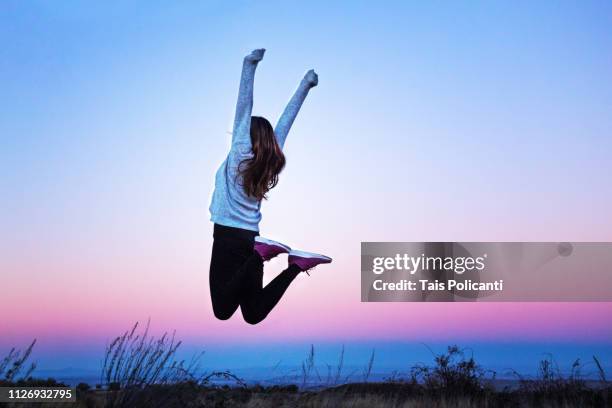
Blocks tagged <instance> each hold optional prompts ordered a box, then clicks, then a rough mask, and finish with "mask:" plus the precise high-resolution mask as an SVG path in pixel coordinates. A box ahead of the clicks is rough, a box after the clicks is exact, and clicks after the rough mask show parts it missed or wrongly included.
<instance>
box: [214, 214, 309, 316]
mask: <svg viewBox="0 0 612 408" xmlns="http://www.w3.org/2000/svg"><path fill="white" fill-rule="evenodd" d="M257 235H258V234H257V232H255V231H249V230H245V229H241V228H234V227H226V226H223V225H219V224H215V229H214V235H213V237H214V242H213V249H212V256H211V260H210V276H209V277H210V297H211V299H212V306H213V312H214V313H215V316H216V317H217V318H218V319H221V320H226V319H229V318H230V317H231V316H232V315H233V314H234V312H235V311H236V309H237V308H238V306H240V309H241V310H242V316H243V317H244V320H245V321H246V322H247V323H250V324H257V323H259V322H261V321H262V320H263V319H265V318H266V316H267V315H268V313H270V311H271V310H272V309H273V308H274V306H276V304H277V303H278V301H279V300H280V298H281V297H282V296H283V294H284V293H285V290H287V288H288V287H289V285H290V284H291V282H292V281H293V279H295V277H296V276H297V275H298V274H299V273H300V269H299V268H298V267H297V266H295V265H291V266H289V267H288V268H287V269H285V270H284V271H283V272H281V274H280V275H278V276H277V277H276V278H274V280H273V281H272V282H270V283H269V284H268V285H267V286H266V287H265V288H264V287H263V261H262V259H261V257H260V256H259V254H258V253H257V252H255V251H254V250H253V244H254V240H255V237H256V236H257Z"/></svg>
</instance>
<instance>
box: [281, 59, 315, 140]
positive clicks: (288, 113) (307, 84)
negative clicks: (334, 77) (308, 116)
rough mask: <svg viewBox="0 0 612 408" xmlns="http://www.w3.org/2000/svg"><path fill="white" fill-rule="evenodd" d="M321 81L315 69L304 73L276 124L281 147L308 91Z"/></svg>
mask: <svg viewBox="0 0 612 408" xmlns="http://www.w3.org/2000/svg"><path fill="white" fill-rule="evenodd" d="M318 83H319V76H318V75H317V74H316V73H315V72H314V70H313V69H311V70H310V71H308V72H307V73H306V75H304V79H302V81H301V82H300V85H299V86H298V88H297V90H296V91H295V93H294V94H293V96H292V97H291V99H290V100H289V103H288V104H287V107H286V108H285V110H284V112H283V114H282V115H281V117H280V118H279V119H278V123H277V124H276V128H274V134H275V135H276V140H277V142H278V144H279V145H280V147H281V149H282V148H283V146H284V145H285V140H286V139H287V134H288V133H289V129H291V125H292V124H293V121H294V120H295V117H296V116H297V114H298V112H299V111H300V108H301V107H302V103H304V100H305V99H306V95H308V91H310V88H313V87H315V86H317V84H318Z"/></svg>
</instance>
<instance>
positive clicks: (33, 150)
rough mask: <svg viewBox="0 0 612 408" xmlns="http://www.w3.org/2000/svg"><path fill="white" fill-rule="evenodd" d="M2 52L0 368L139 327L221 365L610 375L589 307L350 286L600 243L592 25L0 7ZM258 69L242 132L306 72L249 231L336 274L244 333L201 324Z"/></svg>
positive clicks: (233, 323)
mask: <svg viewBox="0 0 612 408" xmlns="http://www.w3.org/2000/svg"><path fill="white" fill-rule="evenodd" d="M0 39H1V41H2V47H1V48H2V50H1V51H0V83H1V84H2V86H1V90H0V92H1V94H2V97H1V98H0V146H1V149H0V169H1V170H2V177H1V178H0V196H1V199H0V209H1V211H0V251H1V252H0V273H1V277H2V295H1V296H0V310H2V313H1V317H0V355H1V354H3V351H4V350H8V349H9V348H10V347H11V346H13V345H14V346H20V347H24V346H25V345H26V343H27V342H28V341H29V340H31V339H32V338H34V337H36V338H38V342H39V345H38V346H37V354H36V359H38V360H39V361H40V362H41V366H46V367H64V366H76V367H84V366H96V365H97V364H98V360H99V358H100V357H101V353H102V349H101V345H103V344H104V342H105V341H106V340H108V339H109V338H111V337H113V336H115V335H117V334H119V333H120V332H122V331H123V330H125V329H127V328H128V327H130V326H131V324H132V323H133V322H135V321H137V320H139V321H146V319H147V318H149V317H150V318H151V319H152V325H153V329H154V331H156V332H160V331H163V330H172V329H176V330H177V335H178V336H179V337H180V338H182V339H184V340H185V342H186V345H187V347H192V348H198V347H201V348H204V349H207V350H209V349H212V350H218V351H219V353H218V354H217V356H216V357H212V358H213V359H214V358H217V359H219V361H218V363H219V365H222V364H223V363H227V364H228V365H234V366H236V365H240V364H241V362H242V364H243V365H244V364H247V363H246V361H248V364H251V365H257V364H260V365H265V364H268V363H269V364H270V365H272V364H273V363H274V362H275V361H277V360H278V359H277V355H275V354H274V353H273V352H272V351H273V350H275V349H276V350H278V349H279V347H280V346H283V347H282V350H284V351H286V350H289V349H291V350H299V351H300V352H305V350H306V345H308V344H310V343H315V344H326V345H328V347H330V349H331V348H334V347H335V348H337V347H336V346H337V345H339V344H347V347H349V346H350V345H351V344H354V347H355V349H361V348H363V349H364V350H366V349H367V350H369V348H370V346H371V345H376V346H377V347H378V349H379V354H380V355H381V357H380V358H382V359H383V360H384V359H385V358H386V357H385V352H386V351H388V355H389V356H390V355H391V354H389V353H391V350H394V348H393V347H398V346H397V345H398V344H413V343H414V344H417V343H419V342H426V343H430V344H452V343H458V344H467V345H474V344H480V345H482V350H492V349H490V347H492V346H491V345H499V347H500V349H499V350H505V353H506V354H503V353H501V352H500V354H499V357H495V358H498V359H504V358H505V359H507V360H508V361H509V362H512V361H513V353H515V351H513V350H516V349H513V348H512V347H510V346H508V344H512V343H516V344H522V345H523V346H521V347H524V348H525V350H529V351H530V352H533V353H536V352H538V353H539V352H544V351H548V350H549V349H550V348H551V347H553V345H554V347H558V348H559V349H563V350H565V351H564V352H563V353H565V354H563V356H564V358H565V357H566V356H567V358H573V357H575V356H577V355H579V354H580V353H583V352H584V353H587V355H588V353H590V351H591V350H594V349H595V350H598V352H599V354H600V356H601V358H602V359H603V361H604V363H605V364H607V365H612V325H611V324H610V321H612V303H562V304H560V303H548V304H545V303H541V304H538V303H503V304H502V303H483V304H415V303H403V304H399V303H395V304H367V303H360V288H359V284H360V265H359V263H360V257H359V251H360V242H361V241H554V242H558V241H570V242H571V241H611V240H612V216H611V214H610V208H612V182H611V181H610V175H611V174H612V160H611V159H610V157H611V156H612V81H611V80H610V73H611V72H612V5H610V3H607V2H557V1H555V2H553V1H551V2H488V1H483V2H469V3H467V4H465V3H464V4H460V3H459V2H457V3H455V2H344V3H342V2H333V4H331V2H318V1H311V2H308V3H299V4H298V3H294V2H280V1H278V2H265V3H263V2H261V3H260V2H252V1H244V2H222V1H211V2H196V1H185V2H158V1H132V2H118V1H117V2H115V1H112V2H107V1H98V2H76V1H62V2H52V1H31V2H21V1H3V2H2V3H1V4H0ZM258 47H265V48H266V49H267V53H266V56H265V59H264V60H263V62H262V63H261V64H260V66H259V68H258V72H257V77H256V84H255V106H254V111H253V112H254V114H257V115H262V116H266V117H268V118H270V120H271V121H273V122H274V121H275V120H276V118H277V117H278V115H279V114H280V113H281V112H282V109H283V108H284V105H285V103H286V102H287V100H288V99H289V97H290V95H291V93H292V92H293V90H294V89H295V87H296V86H297V84H298V82H299V80H300V79H301V77H302V75H303V74H304V72H306V70H307V69H309V68H315V69H316V71H317V72H318V73H319V76H320V84H319V86H318V87H317V88H315V89H314V90H313V91H312V92H311V94H310V96H309V97H308V99H307V101H306V103H305V105H304V107H303V109H302V111H301V112H300V115H299V117H298V119H297V121H296V122H295V124H294V127H293V129H292V131H291V133H290V135H289V138H288V141H287V144H286V155H287V160H288V164H287V167H286V169H285V171H284V172H283V173H282V175H281V178H280V183H279V185H278V187H277V188H275V189H274V190H273V191H272V192H271V194H270V198H269V201H267V202H264V203H263V205H262V213H263V221H262V223H261V225H260V228H261V232H262V235H264V236H268V237H270V238H273V239H278V240H281V241H283V242H286V243H287V244H290V245H291V246H292V247H294V248H299V249H303V250H307V251H316V252H322V253H325V254H328V255H330V256H332V257H333V258H334V263H333V264H332V265H329V266H324V267H321V268H318V269H316V270H315V271H314V272H313V273H311V276H310V277H308V276H300V277H298V278H297V279H296V281H295V283H294V284H293V285H292V286H291V287H290V288H289V290H288V292H287V295H286V297H285V298H283V300H282V301H281V303H280V305H279V307H278V308H277V309H276V310H274V311H273V312H272V313H271V314H270V316H269V317H268V319H267V320H265V321H264V322H263V323H262V324H260V325H258V326H250V325H247V324H246V323H244V322H243V321H242V319H241V317H240V315H239V314H237V315H235V316H234V317H233V318H232V319H231V320H230V321H226V322H220V321H217V320H215V318H214V317H213V314H212V309H211V305H210V298H209V292H208V291H209V289H208V266H209V260H210V248H211V244H212V224H211V223H210V221H209V213H208V205H209V200H210V196H211V193H212V190H213V180H214V172H215V171H216V169H217V167H218V166H219V164H220V163H221V161H222V160H223V159H224V157H225V155H226V153H227V150H228V147H229V140H230V135H229V133H228V131H229V129H230V124H231V120H232V117H233V109H234V105H235V100H236V95H237V88H238V80H239V75H240V67H241V60H242V57H243V56H244V55H245V54H246V53H247V52H249V51H250V50H251V49H253V48H258ZM284 262H286V259H285V258H283V259H280V260H275V261H274V262H272V263H271V265H270V266H269V267H268V268H267V269H266V271H267V272H266V279H267V280H269V279H271V277H273V276H275V274H276V273H278V272H279V271H280V270H282V269H283V267H284ZM238 344H243V345H244V346H242V347H244V348H241V347H240V346H238ZM526 345H529V346H526ZM289 346H290V347H289ZM286 347H289V348H286ZM487 347H489V348H487ZM517 347H518V346H517ZM258 348H259V349H260V350H262V349H264V348H265V349H266V350H269V352H268V353H267V354H266V353H262V354H260V355H259V356H258V357H257V358H255V357H252V354H253V353H252V350H253V349H258ZM223 350H225V351H227V350H230V352H228V353H229V354H231V357H227V359H226V360H223V358H224V357H223V352H222V351H223ZM249 350H250V351H249ZM270 350H272V351H270ZM296 352H297V351H296ZM484 352H485V351H483V353H484ZM491 353H493V354H495V353H494V352H491ZM229 354H228V355H229ZM247 354H248V355H249V356H251V357H249V358H248V360H247V358H246V357H245V356H246V355H247ZM591 354H592V353H591ZM289 357H290V356H289ZM289 357H288V358H289ZM296 358H297V357H296ZM387 358H388V359H389V361H390V363H391V362H392V359H391V357H387ZM495 358H493V357H492V358H491V361H496V360H495Z"/></svg>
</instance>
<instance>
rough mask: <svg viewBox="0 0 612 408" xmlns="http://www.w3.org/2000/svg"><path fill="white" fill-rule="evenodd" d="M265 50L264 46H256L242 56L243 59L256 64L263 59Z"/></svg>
mask: <svg viewBox="0 0 612 408" xmlns="http://www.w3.org/2000/svg"><path fill="white" fill-rule="evenodd" d="M265 52H266V49H265V48H258V49H256V50H253V51H251V53H250V54H249V55H247V56H246V57H244V60H245V61H248V62H251V63H254V64H256V63H258V62H259V61H261V60H262V59H263V57H264V53H265Z"/></svg>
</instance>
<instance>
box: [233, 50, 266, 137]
mask: <svg viewBox="0 0 612 408" xmlns="http://www.w3.org/2000/svg"><path fill="white" fill-rule="evenodd" d="M265 52H266V50H265V49H263V48H260V49H257V50H253V51H252V52H251V53H250V54H249V55H247V56H246V57H244V61H243V63H242V76H241V77H240V88H239V89H238V102H237V103H236V116H235V117H234V128H233V129H232V144H234V143H249V144H250V143H251V136H250V134H251V112H252V111H253V83H254V81H255V69H256V68H257V64H258V63H259V61H261V60H262V59H263V57H264V53H265Z"/></svg>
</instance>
